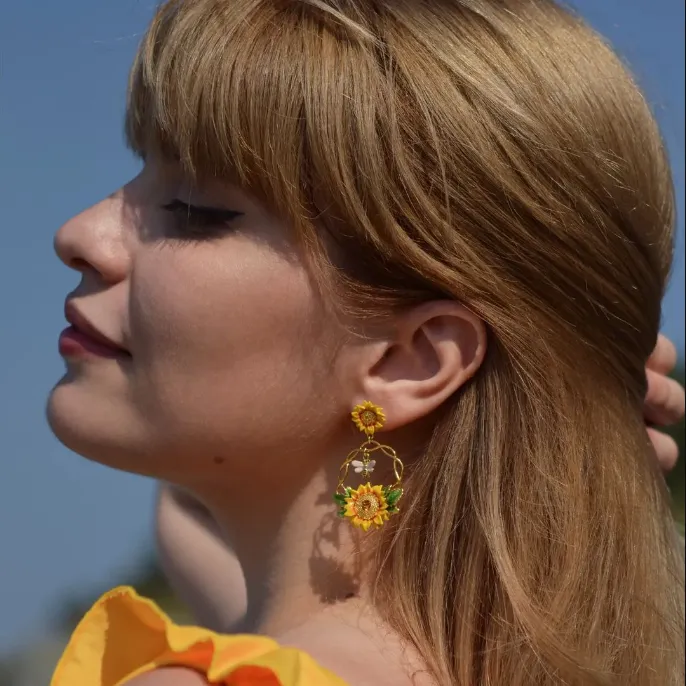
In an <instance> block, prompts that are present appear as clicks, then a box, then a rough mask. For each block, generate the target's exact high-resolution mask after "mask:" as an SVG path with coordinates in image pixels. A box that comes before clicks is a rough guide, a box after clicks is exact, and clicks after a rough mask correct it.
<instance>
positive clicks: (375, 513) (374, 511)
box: [333, 400, 405, 531]
mask: <svg viewBox="0 0 686 686" xmlns="http://www.w3.org/2000/svg"><path fill="white" fill-rule="evenodd" d="M351 416H352V420H353V422H354V423H355V426H357V428H358V429H359V430H360V431H362V432H363V433H364V434H365V436H366V440H365V441H364V443H362V445H361V446H360V447H359V448H355V450H353V451H352V452H350V453H348V456H347V457H346V458H345V461H344V462H343V464H342V465H341V469H340V473H339V479H338V485H337V486H336V492H335V493H334V496H333V497H334V500H335V502H336V504H337V505H338V507H339V509H338V516H339V517H341V518H346V517H348V518H349V519H350V522H351V523H352V524H353V525H354V526H356V527H359V528H361V529H363V530H364V531H368V530H369V529H370V527H372V526H375V527H377V528H379V527H382V526H383V525H384V524H385V523H386V522H387V521H388V518H389V517H390V516H391V515H394V514H397V513H398V512H399V509H398V501H399V500H400V498H401V497H402V495H403V489H402V487H401V483H402V478H403V471H404V469H405V467H404V465H403V463H402V461H401V459H400V458H399V457H398V455H397V453H396V452H395V450H393V448H391V447H390V446H388V445H383V444H382V443H379V442H378V441H376V440H374V433H375V432H376V430H377V429H380V428H381V427H382V426H383V424H384V422H385V421H386V416H385V414H384V412H383V410H382V409H381V408H380V407H379V406H378V405H375V404H374V403H372V402H370V401H369V400H366V401H365V402H363V403H362V404H361V405H356V406H355V408H354V409H353V411H352V414H351ZM374 453H382V454H383V455H385V456H386V457H389V458H390V459H391V460H392V462H393V474H394V475H395V483H393V485H391V486H379V485H372V484H371V482H369V481H367V483H366V484H362V485H360V486H359V487H358V488H352V487H350V486H346V485H345V482H346V479H347V478H348V473H349V471H350V467H351V466H352V467H353V469H354V471H355V473H357V474H360V475H361V476H362V478H363V479H368V478H369V476H370V475H371V473H372V472H373V471H374V468H375V467H376V460H374V459H372V456H373V455H374Z"/></svg>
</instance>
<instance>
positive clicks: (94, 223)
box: [55, 194, 130, 284]
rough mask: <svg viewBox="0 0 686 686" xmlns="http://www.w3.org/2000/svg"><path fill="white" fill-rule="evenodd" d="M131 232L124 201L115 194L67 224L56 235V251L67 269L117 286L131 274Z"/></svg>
mask: <svg viewBox="0 0 686 686" xmlns="http://www.w3.org/2000/svg"><path fill="white" fill-rule="evenodd" d="M128 233H129V232H128V231H127V226H126V220H125V211H124V206H123V203H122V199H121V197H120V196H119V195H118V194H114V195H113V196H110V197H108V198H106V199H105V200H102V201H101V202H99V203H98V204H97V205H93V207H90V208H88V209H87V210H84V211H83V212H81V213H80V214H77V215H76V216H75V217H72V218H71V219H70V220H69V221H67V223H66V224H64V225H63V226H62V227H61V228H60V229H59V230H58V231H57V234H56V235H55V252H56V253H57V256H58V257H59V258H60V260H62V262H64V264H66V265H67V267H71V268H72V269H75V270H76V271H79V272H81V273H82V274H91V275H94V274H95V275H97V276H98V277H99V279H100V280H102V281H103V282H105V283H107V284H114V283H118V282H119V281H122V280H124V279H125V278H126V277H127V275H128V273H129V267H130V249H129V247H128V246H127V235H128Z"/></svg>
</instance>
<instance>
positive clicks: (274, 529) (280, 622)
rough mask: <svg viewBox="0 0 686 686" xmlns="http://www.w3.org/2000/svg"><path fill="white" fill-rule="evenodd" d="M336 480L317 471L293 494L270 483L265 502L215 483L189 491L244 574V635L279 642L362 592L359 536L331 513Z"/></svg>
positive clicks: (255, 495)
mask: <svg viewBox="0 0 686 686" xmlns="http://www.w3.org/2000/svg"><path fill="white" fill-rule="evenodd" d="M333 464H335V462H334V463H333ZM336 477H337V466H336V474H331V473H326V471H325V470H323V469H322V470H320V471H317V472H315V473H313V474H312V475H311V478H308V479H307V480H306V481H305V482H300V483H297V484H293V483H291V484H290V488H288V487H287V486H286V485H285V484H284V485H279V486H277V485H274V486H273V489H269V495H268V496H267V495H265V493H264V492H261V493H257V492H255V490H254V489H242V488H232V487H229V486H227V485H226V484H217V483H213V484H206V485H205V486H201V487H199V488H196V489H194V490H195V491H196V493H197V495H198V496H199V497H200V498H201V499H202V500H203V502H204V503H205V504H206V506H207V507H208V508H209V510H210V511H211V512H212V514H213V516H214V518H215V520H216V521H217V523H218V524H219V525H220V526H221V527H222V528H223V529H224V530H225V532H226V535H227V536H228V538H229V540H231V541H232V542H233V544H234V546H235V552H236V555H237V557H238V559H239V561H240V563H241V566H242V568H243V572H244V575H245V579H246V584H247V593H248V611H247V615H246V619H245V622H244V624H243V625H242V626H241V627H240V629H241V631H245V632H250V633H261V634H266V635H271V636H277V635H279V634H282V633H284V632H285V631H288V630H290V629H292V628H294V627H296V626H298V625H300V624H302V623H304V622H305V621H307V620H308V619H309V618H310V617H312V616H314V615H316V614H317V613H318V612H320V611H322V610H323V609H325V608H326V607H330V606H331V605H334V604H336V603H338V602H342V601H344V600H345V599H347V598H350V597H354V596H357V595H360V594H361V593H362V592H363V588H364V583H363V577H364V569H363V568H364V566H365V565H364V564H363V555H362V554H361V552H360V546H359V543H360V537H359V535H358V533H357V531H355V530H353V528H352V527H351V526H350V524H349V523H348V522H347V521H343V520H341V519H340V518H339V517H337V515H336V507H335V505H334V503H333V500H332V495H333V486H332V484H334V485H335V483H336ZM265 483H266V480H265Z"/></svg>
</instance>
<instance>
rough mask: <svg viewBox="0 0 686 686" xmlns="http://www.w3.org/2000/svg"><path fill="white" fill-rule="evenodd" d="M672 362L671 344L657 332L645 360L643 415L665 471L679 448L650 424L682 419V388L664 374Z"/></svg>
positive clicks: (668, 372) (674, 460)
mask: <svg viewBox="0 0 686 686" xmlns="http://www.w3.org/2000/svg"><path fill="white" fill-rule="evenodd" d="M676 362H677V352H676V348H675V347H674V344H673V343H672V342H671V341H670V340H669V339H668V338H665V336H663V335H662V334H660V335H659V336H658V339H657V344H656V345H655V350H653V353H652V355H651V356H650V358H649V359H648V362H647V363H646V376H647V379H648V391H647V393H646V397H645V402H644V404H643V416H644V417H645V420H646V424H647V425H648V435H649V436H650V440H651V441H652V443H653V447H654V448H655V452H656V453H657V459H658V461H659V462H660V466H661V467H662V469H663V470H665V471H669V470H670V469H672V468H673V467H674V465H675V464H676V461H677V458H678V457H679V448H678V446H677V444H676V442H675V441H674V440H673V439H672V438H671V437H670V436H667V435H666V434H664V433H662V432H661V431H657V430H656V429H654V428H653V425H655V426H668V425H670V424H676V423H677V422H679V421H681V420H682V419H683V418H684V388H683V386H681V384H679V383H678V382H676V381H674V379H670V378H669V376H668V374H670V373H671V372H672V371H673V370H674V367H676Z"/></svg>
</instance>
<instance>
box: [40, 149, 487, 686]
mask: <svg viewBox="0 0 686 686" xmlns="http://www.w3.org/2000/svg"><path fill="white" fill-rule="evenodd" d="M189 198H190V199H191V200H192V202H193V203H194V204H198V205H203V206H211V207H214V208H223V209H224V210H231V211H234V212H237V213H240V216H238V217H237V218H235V219H234V220H232V221H231V222H224V221H222V222H214V223H213V227H212V233H211V238H207V237H206V236H202V237H201V236H199V235H198V226H197V224H194V223H193V222H191V223H189V221H188V210H187V209H186V210H184V211H183V212H181V213H179V212H173V211H170V210H169V209H168V205H169V203H170V202H172V201H174V200H181V201H188V200H189ZM165 207H167V209H165ZM55 246H56V251H57V253H58V255H59V257H60V258H61V259H62V260H63V262H64V263H65V264H66V265H68V266H70V267H72V268H74V269H76V270H77V271H78V272H79V273H80V274H81V283H80V284H79V286H78V287H77V288H76V290H75V291H74V292H73V293H72V294H71V295H70V302H71V307H73V308H74V309H76V310H77V311H78V312H79V313H80V316H82V317H84V318H86V319H87V320H88V321H89V322H90V324H91V325H92V326H94V327H95V328H96V329H98V330H99V331H100V333H101V334H104V335H106V336H107V337H108V338H109V339H110V340H112V341H113V342H115V343H117V344H118V345H120V346H122V347H123V348H125V352H122V353H121V354H119V355H118V356H116V357H101V356H93V355H75V356H70V357H68V358H67V359H66V364H67V370H66V374H65V375H64V377H63V378H62V379H61V380H60V381H59V382H58V384H57V385H56V386H55V388H54V389H53V391H52V393H51V396H50V400H49V403H48V418H49V421H50V424H51V426H52V429H53V431H54V432H55V434H56V435H57V437H58V438H59V439H60V440H61V441H62V442H63V443H64V444H65V445H67V446H68V447H70V448H71V449H73V450H74V451H76V452H77V453H80V454H81V455H84V456H85V457H88V458H90V459H93V460H96V461H98V462H101V463H103V464H106V465H109V466H111V467H115V468H118V469H125V470H127V471H132V472H136V473H140V474H146V475H149V476H152V477H155V478H158V479H160V480H163V481H165V482H168V483H170V484H173V485H174V486H176V487H177V488H179V489H183V491H184V492H187V493H190V494H192V497H193V498H194V499H195V500H197V501H198V502H199V503H201V504H202V506H203V507H204V508H206V510H207V511H208V512H209V513H210V516H211V518H212V521H213V522H215V523H216V526H217V528H218V530H219V531H221V532H222V538H224V539H226V540H231V541H232V544H233V546H234V550H235V554H236V557H237V559H238V560H239V561H240V568H241V569H242V572H243V575H244V579H245V591H246V599H247V610H246V612H245V617H244V618H243V622H242V624H243V629H244V630H246V631H252V632H256V633H262V634H266V635H270V636H273V637H275V638H276V639H277V640H280V641H281V642H283V643H285V644H287V645H293V646H295V647H298V648H301V649H303V650H306V651H308V652H309V653H310V654H311V655H312V656H313V657H314V658H315V659H317V660H318V661H319V662H320V663H322V664H323V665H324V666H325V667H328V668H329V669H330V670H331V671H333V672H334V673H336V674H339V675H340V676H341V677H342V678H343V679H345V680H347V681H349V682H351V683H355V684H359V685H360V686H366V684H374V685H375V686H377V685H378V684H383V683H393V684H398V685H400V686H402V684H405V683H407V684H409V683H417V684H421V683H422V681H421V679H419V680H415V681H414V682H413V681H412V680H411V677H410V674H411V673H412V672H413V671H414V670H417V669H421V667H422V665H421V663H420V662H419V661H418V659H417V658H416V656H414V655H413V654H412V652H411V651H409V650H407V648H406V647H405V646H402V645H401V644H400V642H399V641H398V639H397V637H395V636H394V635H393V634H392V633H391V632H389V631H388V630H387V629H386V627H383V626H382V624H381V622H380V620H379V619H378V617H376V616H375V615H374V613H373V611H371V610H370V606H369V605H368V604H367V603H366V602H365V598H366V596H367V581H368V579H367V577H366V574H365V562H364V561H365V557H366V550H365V549H364V547H363V546H361V545H360V541H361V540H362V538H361V537H360V536H358V535H357V534H356V532H355V531H354V530H352V528H351V527H350V526H349V525H348V524H347V522H342V521H340V520H338V519H337V518H336V517H335V516H332V507H331V504H330V494H331V492H332V491H333V490H334V487H335V483H336V479H337V476H338V469H339V466H340V462H341V456H342V455H345V454H347V453H348V452H349V451H350V450H351V449H352V448H353V447H356V446H357V445H359V443H360V442H361V437H360V434H359V433H357V432H356V431H355V429H354V427H352V423H351V422H350V419H349V416H350V410H351V408H352V407H353V406H354V405H356V404H358V403H360V402H362V401H364V400H366V399H370V400H372V401H374V402H376V403H377V404H379V405H381V406H382V407H383V408H384V409H385V411H386V413H387V417H388V421H387V423H386V425H385V427H384V434H383V437H384V440H385V441H387V442H388V443H389V444H391V445H393V446H394V447H396V449H398V450H399V451H401V452H402V454H403V455H404V456H411V455H412V454H413V452H414V451H415V449H416V445H415V443H414V441H422V440H423V439H424V438H425V436H424V433H423V431H424V430H425V429H426V428H427V427H424V428H422V427H423V424H424V423H423V422H422V421H421V420H422V419H423V418H425V417H428V416H430V415H431V413H432V412H433V411H434V410H435V409H436V408H437V407H438V406H439V405H441V403H443V402H444V401H445V400H446V399H447V398H448V397H449V396H451V395H452V394H453V393H454V392H455V391H457V390H458V389H459V388H460V386H461V385H462V384H464V383H465V382H466V381H467V380H468V379H469V378H471V376H472V375H473V374H474V373H475V372H476V371H477V369H478V368H479V365H480V364H481V362H482V360H483V357H484V354H485V349H486V331H485V327H484V325H483V323H482V322H481V321H479V320H478V319H477V318H476V317H475V316H474V315H473V314H471V313H470V312H468V311H466V310H465V309H464V308H462V307H461V306H460V305H459V304H458V303H455V302H447V301H436V302H430V303H424V304H422V305H419V306H417V307H415V308H413V309H411V310H409V311H407V312H404V313H403V314H402V315H398V316H397V317H396V318H395V319H394V321H392V322H390V323H389V324H388V325H387V328H386V329H385V330H384V331H378V330H376V331H375V332H374V335H371V332H366V333H368V334H369V335H367V336H352V335H350V334H349V333H348V332H349V331H350V330H351V327H352V325H353V324H354V325H355V326H356V328H357V329H358V330H359V329H362V331H363V333H365V332H364V326H363V323H362V322H345V321H340V320H338V319H335V318H334V317H333V316H332V315H331V313H330V311H329V308H327V307H326V304H325V303H323V302H322V301H321V298H320V296H319V294H318V292H317V289H316V287H315V286H314V285H313V284H312V282H311V279H310V277H309V274H308V271H307V269H306V266H305V265H306V263H305V260H303V259H302V257H301V255H300V254H299V253H298V249H297V247H296V242H295V241H294V240H293V237H292V236H291V235H290V231H289V228H288V226H286V225H285V224H284V223H283V222H281V221H280V220H279V219H278V218H276V217H274V216H272V215H270V213H269V212H268V211H267V209H266V208H265V207H263V206H261V205H260V204H259V203H257V202H256V201H255V200H254V199H252V198H250V197H249V196H247V195H246V194H245V193H242V192H241V191H239V190H238V189H236V188H234V187H231V186H226V185H222V184H217V183H215V182H203V183H201V184H199V185H198V187H196V188H192V187H191V185H190V183H189V182H188V180H187V179H185V178H184V177H183V175H182V173H181V172H180V170H179V169H178V168H177V167H175V166H174V165H170V164H165V163H163V162H162V161H161V160H156V159H149V160H148V161H147V163H146V165H145V168H144V170H143V171H142V173H141V174H140V175H139V176H138V177H136V178H135V179H133V180H132V181H131V182H130V183H129V184H127V185H126V186H124V187H123V188H122V189H120V190H119V191H117V192H115V193H113V194H112V195H111V196H109V197H108V198H105V199H104V200H103V201H102V202H100V203H98V204H97V205H95V206H94V207H92V208H90V209H89V210H86V211H85V212H83V213H81V214H80V215H78V216H77V217H75V218H73V219H72V220H70V221H69V222H67V224H65V226H63V227H62V228H61V229H60V230H59V232H58V234H57V236H56V239H55ZM410 425H411V431H407V430H406V429H407V428H408V427H410ZM383 469H384V468H383V466H379V468H378V469H377V471H376V472H375V477H378V478H379V481H380V482H382V483H390V482H391V481H392V478H391V476H390V475H389V474H385V473H384V471H383ZM365 540H369V537H367V538H366V539H365ZM372 540H373V539H372ZM332 572H335V573H332ZM350 596H352V598H351V597H350ZM162 676H164V677H166V678H167V681H164V683H180V684H183V683H188V684H192V683H197V680H198V677H197V675H195V674H193V673H190V674H189V672H188V670H170V672H169V674H165V675H160V674H155V675H144V676H143V677H140V678H139V679H138V680H134V682H133V683H136V684H141V683H143V684H145V683H148V684H149V683H153V682H152V681H145V679H158V680H159V679H160V678H162ZM184 679H185V681H184ZM154 683H157V682H154ZM424 683H429V682H427V681H425V682H424Z"/></svg>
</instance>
